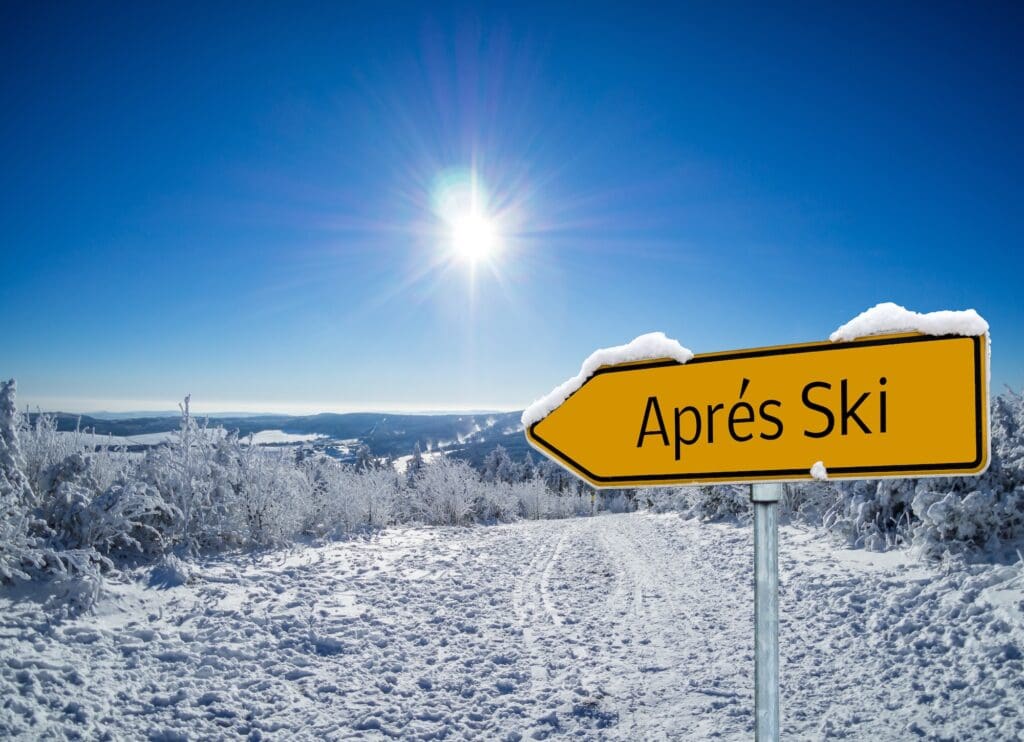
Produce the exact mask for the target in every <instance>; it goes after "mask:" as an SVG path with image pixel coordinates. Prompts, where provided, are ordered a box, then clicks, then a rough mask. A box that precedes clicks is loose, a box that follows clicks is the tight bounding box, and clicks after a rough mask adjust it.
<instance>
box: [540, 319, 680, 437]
mask: <svg viewBox="0 0 1024 742" xmlns="http://www.w3.org/2000/svg"><path fill="white" fill-rule="evenodd" d="M662 358H664V359H669V360H673V361H676V362H677V363H686V362H687V361H689V360H690V359H691V358H693V351H691V350H690V349H689V348H684V347H683V346H682V345H680V344H679V341H678V340H674V339H672V338H670V337H667V336H666V335H665V333H663V332H649V333H647V334H645V335H640V336H638V337H636V338H634V339H633V340H631V341H630V342H628V343H626V344H625V345H615V346H612V347H611V348H601V349H599V350H595V351H594V352H593V353H591V354H590V355H589V356H588V357H587V360H585V361H584V362H583V365H582V366H581V367H580V372H579V373H578V374H576V375H575V376H573V377H572V378H571V379H567V380H566V381H564V382H562V383H561V384H559V385H558V386H556V387H555V388H554V389H552V390H551V391H550V392H548V393H547V394H545V395H544V396H543V397H541V398H540V399H538V400H536V401H534V402H533V403H532V404H530V406H529V407H527V408H526V409H525V410H523V416H522V418H521V419H522V423H523V427H524V428H529V427H530V426H531V425H533V424H534V423H536V422H539V421H540V420H543V419H544V418H545V417H547V416H548V415H550V414H551V412H552V411H553V410H554V409H555V408H556V407H558V406H559V405H560V404H562V402H564V401H565V400H567V399H568V398H569V397H570V396H572V394H573V393H574V392H575V391H576V390H578V389H579V388H580V387H581V386H583V385H584V384H585V383H586V381H587V379H589V378H590V377H591V376H593V375H594V372H595V371H597V370H598V369H599V368H601V367H602V366H613V365H616V364H620V363H632V362H634V361H649V360H654V359H662Z"/></svg>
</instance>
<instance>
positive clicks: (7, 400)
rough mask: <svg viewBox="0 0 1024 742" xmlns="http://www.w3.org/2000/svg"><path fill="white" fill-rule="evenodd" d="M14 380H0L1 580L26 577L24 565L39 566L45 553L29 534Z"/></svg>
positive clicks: (28, 489)
mask: <svg viewBox="0 0 1024 742" xmlns="http://www.w3.org/2000/svg"><path fill="white" fill-rule="evenodd" d="M15 389H16V387H15V383H14V379H11V380H10V381H2V382H0V580H3V581H6V580H11V579H14V578H21V579H28V578H29V575H28V574H27V573H26V572H25V569H26V568H27V567H36V568H41V567H43V566H44V565H45V564H46V557H45V554H44V553H43V552H42V551H41V550H40V549H39V546H38V543H37V542H38V539H36V538H35V537H34V536H33V535H32V534H31V530H32V527H33V521H34V518H33V516H32V506H33V504H34V500H35V497H34V495H33V493H32V488H31V487H30V486H29V482H28V478H27V477H26V476H25V461H24V459H23V458H22V455H21V447H20V446H19V443H18V427H19V420H18V412H17V407H16V406H15V399H14V398H15Z"/></svg>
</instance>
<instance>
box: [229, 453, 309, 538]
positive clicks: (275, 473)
mask: <svg viewBox="0 0 1024 742" xmlns="http://www.w3.org/2000/svg"><path fill="white" fill-rule="evenodd" d="M310 490H311V488H310V485H309V480H307V479H306V476H305V474H304V473H303V472H302V470H301V469H299V468H297V467H296V466H295V465H294V464H293V463H292V462H290V461H289V460H288V459H287V457H286V456H285V455H283V454H282V453H281V452H278V451H265V450H260V449H258V448H256V447H255V446H248V447H247V448H246V450H245V452H244V453H243V455H242V457H241V458H240V461H239V482H238V490H237V502H238V506H239V507H240V508H241V511H242V513H243V514H244V523H245V528H246V536H247V539H246V540H247V541H248V542H249V543H252V544H256V545H260V546H264V545H270V544H279V543H284V542H286V541H288V540H290V539H292V538H294V537H295V536H296V535H297V534H298V533H300V532H301V530H302V527H303V525H305V523H306V521H307V518H308V512H309V498H310Z"/></svg>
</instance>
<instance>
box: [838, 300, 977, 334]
mask: <svg viewBox="0 0 1024 742" xmlns="http://www.w3.org/2000/svg"><path fill="white" fill-rule="evenodd" d="M889 332H920V333H922V334H924V335H967V336H971V335H984V334H986V333H987V332H988V322H986V321H985V320H984V319H982V317H981V315H979V314H978V313H977V312H976V311H974V310H973V309H966V310H963V311H952V310H943V311H940V312H928V313H927V314H921V313H919V312H912V311H910V310H909V309H905V308H904V307H901V306H900V305H899V304H894V303H892V302H883V303H882V304H877V305H875V306H873V307H871V309H868V310H866V311H864V312H861V313H860V314H858V315H857V316H856V317H854V318H853V319H852V320H850V321H849V322H847V323H846V324H845V325H843V326H842V327H840V328H839V329H838V330H836V331H835V332H833V333H832V334H831V335H830V336H829V340H831V341H832V342H833V343H840V342H844V341H849V340H856V339H857V338H861V337H866V336H868V335H882V334H885V333H889Z"/></svg>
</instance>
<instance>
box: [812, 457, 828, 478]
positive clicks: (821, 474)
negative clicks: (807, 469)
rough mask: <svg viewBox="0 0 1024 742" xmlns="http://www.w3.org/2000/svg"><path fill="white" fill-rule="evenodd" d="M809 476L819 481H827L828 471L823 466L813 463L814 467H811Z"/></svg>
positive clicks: (820, 463) (816, 462) (817, 462)
mask: <svg viewBox="0 0 1024 742" xmlns="http://www.w3.org/2000/svg"><path fill="white" fill-rule="evenodd" d="M811 476H812V477H814V478H815V479H819V480H821V481H824V480H826V479H828V470H827V469H826V468H825V464H823V463H822V462H820V461H815V462H814V465H813V466H811Z"/></svg>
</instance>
